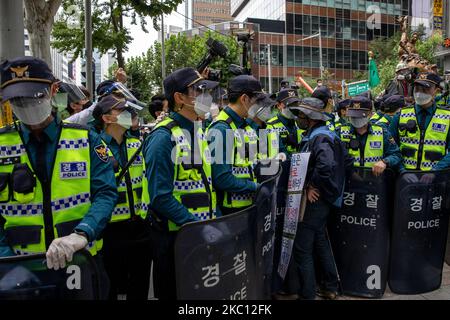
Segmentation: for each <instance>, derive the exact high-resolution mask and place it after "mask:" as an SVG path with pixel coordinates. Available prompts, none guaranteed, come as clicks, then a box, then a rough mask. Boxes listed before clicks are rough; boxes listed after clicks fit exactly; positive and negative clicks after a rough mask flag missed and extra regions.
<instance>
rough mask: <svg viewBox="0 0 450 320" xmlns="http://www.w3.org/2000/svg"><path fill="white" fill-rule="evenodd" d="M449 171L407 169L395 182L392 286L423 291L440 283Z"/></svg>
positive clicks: (403, 291) (404, 290)
mask: <svg viewBox="0 0 450 320" xmlns="http://www.w3.org/2000/svg"><path fill="white" fill-rule="evenodd" d="M449 192H450V170H445V171H432V172H431V171H429V172H423V171H422V172H420V171H408V172H406V173H403V174H402V175H401V176H400V177H399V179H398V180H397V183H396V193H395V194H396V197H395V206H394V208H395V209H394V219H393V228H392V243H391V247H392V249H391V261H390V273H389V287H390V288H391V290H392V292H394V293H398V294H420V293H424V292H429V291H433V290H436V289H438V288H439V287H440V285H441V280H442V268H443V263H444V256H445V246H446V241H447V232H448V222H449V216H448V214H449V211H450V210H449V209H450V205H449V201H450V199H449V197H448V195H449Z"/></svg>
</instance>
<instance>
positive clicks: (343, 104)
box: [334, 99, 352, 130]
mask: <svg viewBox="0 0 450 320" xmlns="http://www.w3.org/2000/svg"><path fill="white" fill-rule="evenodd" d="M351 102H352V100H351V99H344V100H341V101H339V102H338V103H337V106H336V112H337V114H338V116H339V119H338V120H337V121H335V123H334V127H335V129H336V130H337V129H339V128H340V127H342V126H343V125H346V124H347V120H346V119H347V107H348V106H349V105H350V104H351Z"/></svg>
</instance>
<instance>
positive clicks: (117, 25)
mask: <svg viewBox="0 0 450 320" xmlns="http://www.w3.org/2000/svg"><path fill="white" fill-rule="evenodd" d="M114 5H115V4H114V2H113V1H111V2H110V10H111V22H112V26H113V30H114V33H116V34H118V33H119V32H120V31H122V30H123V14H122V8H121V6H120V4H116V5H117V8H118V9H119V10H118V11H119V12H120V16H116V15H115V14H114ZM115 47H116V58H117V65H118V66H119V68H123V69H125V59H124V57H123V46H122V45H121V44H119V43H116V46H115Z"/></svg>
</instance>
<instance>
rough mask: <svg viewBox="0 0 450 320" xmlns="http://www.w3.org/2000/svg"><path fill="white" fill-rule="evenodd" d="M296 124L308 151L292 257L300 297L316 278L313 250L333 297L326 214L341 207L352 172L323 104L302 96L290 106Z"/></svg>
mask: <svg viewBox="0 0 450 320" xmlns="http://www.w3.org/2000/svg"><path fill="white" fill-rule="evenodd" d="M293 112H294V113H295V114H296V115H297V120H296V121H297V122H298V124H299V127H300V128H302V129H304V130H306V133H305V135H304V137H303V140H302V143H301V145H300V151H301V152H311V155H310V160H309V163H308V169H307V176H306V180H305V187H306V196H307V204H306V209H305V214H304V217H303V221H302V222H300V223H299V224H298V229H297V234H296V238H295V242H294V251H293V257H294V261H295V263H296V266H297V270H298V272H299V275H300V291H299V296H300V298H301V299H314V298H315V295H316V277H315V270H314V259H313V253H315V254H316V255H317V257H318V260H317V261H319V262H320V264H321V266H320V267H321V268H322V271H323V272H322V276H323V278H324V283H325V287H324V290H323V293H324V296H325V297H327V298H330V299H334V298H335V297H336V292H337V289H338V288H337V272H336V268H335V264H334V259H333V256H332V252H331V248H330V245H329V242H328V240H327V235H326V230H325V228H326V222H327V217H328V215H329V214H330V211H331V210H332V208H333V207H340V206H341V204H342V195H343V192H344V181H345V178H346V175H349V174H351V167H352V162H353V161H352V159H351V158H350V157H349V156H348V154H347V151H346V150H345V147H343V145H342V144H341V142H340V141H339V138H338V136H337V135H336V133H335V132H333V131H330V130H328V128H327V126H326V121H327V120H328V116H327V115H326V114H325V106H324V104H323V102H322V101H320V100H318V99H316V98H304V99H302V102H301V103H300V105H299V106H298V107H295V108H293Z"/></svg>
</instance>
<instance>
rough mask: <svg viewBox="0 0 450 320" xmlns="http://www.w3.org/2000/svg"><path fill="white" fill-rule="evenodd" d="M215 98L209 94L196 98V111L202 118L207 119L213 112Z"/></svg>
mask: <svg viewBox="0 0 450 320" xmlns="http://www.w3.org/2000/svg"><path fill="white" fill-rule="evenodd" d="M212 101H213V97H212V95H210V94H209V93H202V94H201V95H199V96H197V97H196V98H195V104H194V110H195V113H197V115H199V116H200V117H205V116H206V114H207V113H209V112H211V105H212Z"/></svg>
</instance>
